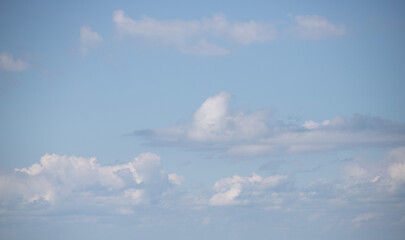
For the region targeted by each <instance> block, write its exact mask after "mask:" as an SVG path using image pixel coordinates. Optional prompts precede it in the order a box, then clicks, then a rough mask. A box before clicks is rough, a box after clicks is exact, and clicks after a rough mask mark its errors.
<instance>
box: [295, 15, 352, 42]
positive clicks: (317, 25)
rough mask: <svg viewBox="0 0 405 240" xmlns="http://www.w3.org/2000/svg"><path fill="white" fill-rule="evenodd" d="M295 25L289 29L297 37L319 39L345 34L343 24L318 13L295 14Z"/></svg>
mask: <svg viewBox="0 0 405 240" xmlns="http://www.w3.org/2000/svg"><path fill="white" fill-rule="evenodd" d="M294 21H295V26H292V27H291V30H292V31H293V32H294V33H296V34H297V35H298V36H299V37H302V38H310V39H321V38H329V37H338V36H343V35H345V34H346V26H345V25H344V24H335V23H332V22H330V21H329V20H328V19H326V18H324V17H321V16H318V15H302V16H295V18H294Z"/></svg>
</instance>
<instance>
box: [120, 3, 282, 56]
mask: <svg viewBox="0 0 405 240" xmlns="http://www.w3.org/2000/svg"><path fill="white" fill-rule="evenodd" d="M113 21H114V23H115V25H116V28H117V30H118V32H119V33H120V34H122V35H129V36H132V37H135V38H139V39H142V40H146V41H148V42H154V43H156V44H160V45H163V46H168V47H174V48H176V49H178V50H180V51H182V52H184V53H191V54H198V55H223V54H227V53H228V52H229V50H227V49H226V48H223V47H220V46H217V45H216V44H215V41H216V40H225V41H229V42H235V43H240V44H251V43H254V42H265V41H269V40H271V39H273V38H274V37H275V36H276V29H275V28H274V26H273V25H272V24H270V23H262V22H256V21H253V20H251V21H249V22H236V21H235V22H230V21H228V20H227V18H226V17H225V16H224V15H222V14H217V15H214V16H213V17H212V18H203V19H201V20H188V21H187V20H157V19H154V18H150V17H146V16H143V17H142V18H141V19H139V20H135V19H132V18H130V17H127V16H126V15H125V13H124V11H122V10H117V11H114V13H113ZM208 39H209V40H210V41H209V40H208Z"/></svg>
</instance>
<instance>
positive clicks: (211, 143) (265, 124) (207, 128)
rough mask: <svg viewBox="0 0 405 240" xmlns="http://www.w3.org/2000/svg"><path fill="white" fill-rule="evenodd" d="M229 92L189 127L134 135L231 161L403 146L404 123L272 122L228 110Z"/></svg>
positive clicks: (369, 119)
mask: <svg viewBox="0 0 405 240" xmlns="http://www.w3.org/2000/svg"><path fill="white" fill-rule="evenodd" d="M230 101H231V97H230V94H228V93H226V92H222V93H219V94H218V95H215V96H212V97H209V98H208V99H207V100H205V101H204V102H203V103H202V105H201V106H200V107H199V108H198V109H197V111H196V112H195V113H194V114H193V116H192V118H191V119H190V121H188V122H187V123H185V124H182V125H178V126H173V127H168V128H161V129H155V130H144V131H137V132H135V135H139V136H143V137H146V138H149V139H150V140H152V141H154V142H160V143H162V142H166V143H170V144H173V143H175V144H179V145H183V146H191V147H202V148H204V149H209V150H210V149H211V150H218V149H219V150H221V151H224V153H225V154H226V155H227V156H229V157H255V156H263V155H272V154H298V153H303V152H319V151H330V150H342V149H349V148H362V147H386V146H397V145H399V144H405V125H403V124H396V123H393V122H391V121H389V120H386V119H382V118H379V117H373V116H363V115H354V116H353V117H352V118H344V117H342V116H336V117H333V118H332V119H330V120H325V121H322V122H321V123H317V122H315V121H312V120H310V121H305V123H304V124H297V125H292V124H285V123H282V122H280V121H279V122H276V123H274V124H270V119H269V111H268V110H261V111H256V112H253V113H249V114H247V113H245V112H243V111H234V110H232V109H230V108H229V105H230Z"/></svg>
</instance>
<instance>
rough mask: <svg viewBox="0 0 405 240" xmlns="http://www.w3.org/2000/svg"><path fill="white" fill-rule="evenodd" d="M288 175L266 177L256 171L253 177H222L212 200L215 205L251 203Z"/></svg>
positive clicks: (210, 201) (216, 184)
mask: <svg viewBox="0 0 405 240" xmlns="http://www.w3.org/2000/svg"><path fill="white" fill-rule="evenodd" d="M287 178H288V176H287V175H275V176H269V177H266V178H263V177H261V176H260V175H257V174H255V173H253V174H252V176H251V177H241V176H238V175H235V176H233V177H231V178H224V179H220V180H219V181H217V182H215V185H214V188H215V191H216V192H217V193H216V194H214V195H213V196H212V197H211V198H210V200H209V204H210V205H213V206H225V205H239V204H249V203H251V201H254V200H255V199H256V198H258V197H262V198H265V197H263V194H265V193H266V192H267V190H268V189H270V188H272V187H275V186H277V185H278V184H279V183H280V182H282V181H283V180H285V179H287Z"/></svg>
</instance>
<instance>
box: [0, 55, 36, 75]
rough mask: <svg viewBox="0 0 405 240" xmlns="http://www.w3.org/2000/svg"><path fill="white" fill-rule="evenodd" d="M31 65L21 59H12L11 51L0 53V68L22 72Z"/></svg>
mask: <svg viewBox="0 0 405 240" xmlns="http://www.w3.org/2000/svg"><path fill="white" fill-rule="evenodd" d="M30 66H31V65H30V64H29V63H28V62H26V61H24V60H21V59H19V58H18V59H14V57H13V55H12V54H11V53H7V52H2V53H0V68H1V69H3V70H6V71H10V72H22V71H25V70H27V69H28V68H29V67H30Z"/></svg>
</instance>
